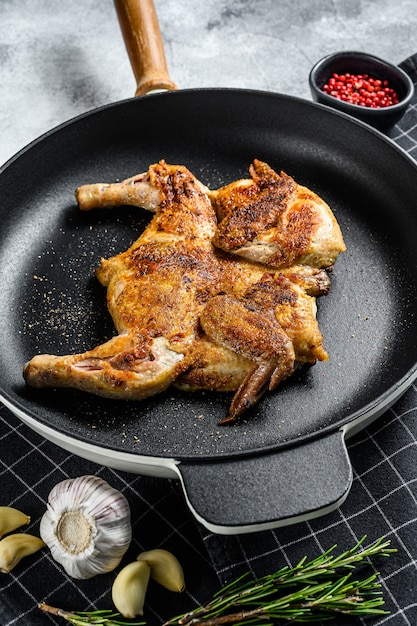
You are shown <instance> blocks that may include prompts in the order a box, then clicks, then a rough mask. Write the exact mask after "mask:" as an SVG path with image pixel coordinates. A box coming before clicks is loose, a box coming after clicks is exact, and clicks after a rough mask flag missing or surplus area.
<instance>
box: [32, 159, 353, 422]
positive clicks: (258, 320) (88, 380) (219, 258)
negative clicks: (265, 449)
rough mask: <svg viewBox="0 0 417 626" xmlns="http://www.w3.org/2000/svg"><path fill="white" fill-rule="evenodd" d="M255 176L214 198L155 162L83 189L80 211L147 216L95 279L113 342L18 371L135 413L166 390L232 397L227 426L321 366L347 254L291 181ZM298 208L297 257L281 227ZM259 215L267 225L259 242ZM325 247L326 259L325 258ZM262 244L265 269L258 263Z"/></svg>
mask: <svg viewBox="0 0 417 626" xmlns="http://www.w3.org/2000/svg"><path fill="white" fill-rule="evenodd" d="M251 176H252V179H251V180H249V181H237V182H236V183H232V184H231V185H229V186H227V187H224V188H222V189H220V190H217V191H215V192H213V191H209V190H208V189H207V188H206V187H205V186H204V185H203V184H202V183H200V182H199V181H198V180H197V179H196V178H195V176H194V175H193V174H192V173H191V172H190V171H189V170H188V169H187V168H185V167H184V166H181V165H168V164H166V163H165V162H164V161H161V162H160V163H157V164H154V165H152V166H150V168H149V170H148V171H147V172H145V173H143V174H140V175H138V176H134V177H132V178H129V179H126V180H125V181H122V182H121V183H112V184H100V183H98V184H94V185H85V186H83V187H80V188H79V189H78V190H77V191H76V197H77V200H78V204H79V207H80V209H81V210H90V209H93V208H98V207H103V206H116V205H121V204H129V205H133V206H139V207H142V208H144V209H146V210H149V211H151V212H153V213H155V215H154V217H153V218H152V220H151V222H150V223H149V225H148V226H147V228H146V229H145V230H144V232H143V233H142V234H141V235H140V237H139V238H138V239H137V240H136V241H135V242H134V243H133V244H132V246H131V247H130V248H129V249H128V250H126V251H125V252H122V253H120V254H118V255H116V256H114V257H112V258H110V259H107V260H105V259H103V260H102V261H101V264H100V266H99V267H98V269H97V270H96V276H97V278H98V280H99V281H100V282H101V283H102V285H104V286H105V287H107V304H108V308H109V311H110V314H111V316H112V319H113V321H114V324H115V327H116V331H117V335H116V336H115V337H113V338H112V339H110V340H109V341H107V342H106V343H104V344H102V345H100V346H97V347H95V348H93V349H92V350H89V351H87V352H85V353H83V354H75V355H65V356H55V355H38V356H35V357H33V358H32V359H31V360H30V361H29V362H28V363H27V364H26V365H25V367H24V377H25V380H26V382H27V383H28V384H29V385H31V386H34V387H73V388H77V389H81V390H84V391H88V392H91V393H94V394H98V395H102V396H105V397H110V398H122V399H131V400H140V399H143V398H146V397H149V396H152V395H155V394H158V393H160V392H162V391H164V390H165V389H167V388H168V387H169V386H170V385H175V386H177V387H179V388H181V389H184V390H198V389H210V390H218V391H234V392H235V394H234V397H233V400H232V403H231V406H230V409H229V412H228V414H227V416H226V417H225V418H224V419H222V421H221V423H228V422H234V421H236V419H237V418H239V417H240V416H241V415H242V414H244V413H245V412H246V411H247V410H248V408H249V407H251V406H253V405H254V404H255V403H256V402H257V401H258V400H259V399H260V397H261V396H262V395H263V393H264V392H265V391H266V390H268V389H269V390H272V389H275V388H276V387H277V386H278V385H279V383H280V382H281V381H282V380H284V379H285V378H287V377H288V376H290V375H291V374H292V373H293V372H294V370H295V368H296V367H297V366H298V365H299V364H300V363H311V364H313V363H315V362H316V361H317V360H326V359H327V358H328V355H327V352H326V350H325V348H324V346H323V337H322V335H321V333H320V330H319V328H318V324H317V320H316V297H317V296H320V295H324V294H327V293H328V290H329V288H330V280H329V276H328V273H327V272H326V271H325V268H328V267H329V266H330V265H331V264H332V263H333V262H334V261H335V259H336V257H337V254H338V252H341V251H342V250H343V249H344V244H343V239H342V237H341V234H340V229H339V227H338V225H337V222H336V220H335V219H334V217H333V215H332V213H331V211H330V209H329V208H328V207H327V205H325V204H324V203H323V201H322V200H320V198H318V197H317V196H315V195H314V194H312V192H309V191H308V190H304V188H299V187H298V185H297V184H296V183H295V182H294V181H292V179H290V177H287V176H286V175H285V174H281V175H278V174H276V173H275V172H274V171H273V170H272V169H271V168H270V167H269V166H267V165H266V164H264V163H261V162H259V161H255V162H254V164H253V165H252V166H251ZM268 181H269V182H268ZM268 188H269V192H268V191H267V190H268ZM299 189H301V190H302V191H299ZM303 194H304V195H305V197H306V201H305V203H306V205H307V207H308V209H305V210H304V209H302V206H304V205H303V201H302V199H301V197H302V196H303ZM228 198H229V200H228ZM236 198H237V200H236ZM242 198H243V199H242ZM248 198H249V199H248ZM314 199H316V204H317V205H318V206H317V208H316V209H314ZM249 202H250V203H252V204H253V205H254V206H255V208H254V210H253V211H251V210H249V208H248V206H249V204H248V203H249ZM294 203H295V204H296V205H297V207H298V209H297V210H298V211H299V212H300V211H301V213H303V216H304V217H303V220H302V221H301V222H300V224H301V226H302V228H303V229H304V235H303V236H302V235H301V234H300V233H298V240H297V241H299V240H300V237H301V239H302V241H303V243H302V245H301V243H300V244H299V245H298V247H297V246H295V245H294V237H293V238H291V236H289V235H286V234H285V233H283V228H284V227H283V226H282V224H283V223H284V222H285V223H288V222H291V218H290V217H288V215H289V213H290V212H291V207H293V206H294ZM275 205H276V207H275ZM262 207H267V211H266V210H264V209H263V208H262ZM274 207H275V208H274ZM257 212H258V213H257ZM265 212H269V213H270V214H274V221H272V220H269V221H268V224H269V227H268V228H264V229H261V228H258V226H256V225H257V224H258V223H259V222H260V220H261V217H262V215H263V214H264V213H265ZM238 213H240V217H239V215H238ZM261 214H262V215H261ZM285 215H286V216H287V217H285ZM307 215H310V216H311V220H310V222H313V223H309V222H308V219H307V217H306V216H307ZM320 216H321V222H320ZM219 219H220V222H219ZM253 219H254V220H255V228H256V229H257V232H258V233H259V234H257V235H256V236H255V235H254V234H253V233H254V225H253V223H252V221H251V220H253ZM245 220H246V222H247V226H246V232H247V234H248V235H247V240H246V242H245V239H244V235H243V234H240V235H239V245H238V246H237V245H236V241H237V239H236V237H234V239H233V237H232V236H231V233H232V231H234V225H233V224H234V223H239V228H241V229H242V228H244V227H243V222H244V221H245ZM329 225H330V226H329ZM320 229H321V230H320ZM329 229H330V230H329ZM284 230H285V228H284ZM280 231H281V235H280ZM236 232H237V231H236ZM271 233H272V234H271ZM318 233H319V235H318ZM331 233H333V236H332V235H331ZM320 236H321V237H322V240H321V244H322V248H326V246H327V249H325V250H323V249H322V251H321V254H322V256H321V257H320V256H319V253H318V252H315V251H316V250H318V248H319V247H320V246H319V245H318V243H317V239H318V238H319V237H320ZM286 238H287V245H285V239H286ZM232 239H233V242H232V243H231V240H232ZM270 239H273V240H274V242H275V243H274V247H273V248H271V246H269V249H270V250H271V249H273V250H274V252H273V254H272V256H271V255H269V257H268V255H265V254H264V252H262V253H261V255H260V256H259V257H258V258H255V257H256V254H255V253H254V250H255V249H256V248H257V247H258V249H259V250H261V248H262V246H263V244H262V241H269V240H270ZM259 242H261V243H259ZM277 242H279V243H277ZM268 245H269V244H268ZM259 246H260V247H259ZM277 246H281V248H280V251H279V253H278V252H277V249H278V248H277ZM228 248H230V249H228ZM295 248H296V249H297V252H296V253H295V252H294V250H295ZM312 250H314V252H312ZM230 252H232V254H230ZM233 253H236V254H233ZM244 256H247V257H248V258H244ZM278 257H279V258H280V259H281V260H280V261H278V260H277V259H278ZM284 258H285V259H287V260H286V261H284ZM313 258H314V263H313V262H311V261H312V259H313ZM269 261H270V263H269Z"/></svg>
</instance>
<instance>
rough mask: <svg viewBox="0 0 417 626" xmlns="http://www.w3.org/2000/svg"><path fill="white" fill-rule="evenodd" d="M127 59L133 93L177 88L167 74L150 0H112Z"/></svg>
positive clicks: (153, 8)
mask: <svg viewBox="0 0 417 626" xmlns="http://www.w3.org/2000/svg"><path fill="white" fill-rule="evenodd" d="M114 4H115V7H116V11H117V16H118V18H119V22H120V27H121V29H122V33H123V37H124V41H125V45H126V49H127V51H128V54H129V58H130V63H131V65H132V68H133V72H134V74H135V78H136V84H137V88H136V94H135V95H136V96H143V95H144V94H146V93H148V92H149V91H153V90H155V89H169V90H172V89H177V86H176V85H175V83H174V82H173V81H172V80H171V78H170V76H169V74H168V68H167V63H166V59H165V52H164V46H163V42H162V36H161V31H160V30H159V24H158V17H157V15H156V11H155V6H154V3H153V0H114Z"/></svg>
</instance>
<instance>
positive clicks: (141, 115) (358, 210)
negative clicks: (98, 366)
mask: <svg viewBox="0 0 417 626" xmlns="http://www.w3.org/2000/svg"><path fill="white" fill-rule="evenodd" d="M255 157H256V158H258V159H262V160H265V161H267V162H268V163H269V164H270V165H271V166H272V167H273V168H275V169H277V170H281V169H282V170H284V171H285V172H287V173H288V174H290V175H291V176H293V177H294V178H295V179H296V180H297V181H298V182H299V183H300V184H303V185H306V186H308V187H310V188H311V189H313V190H314V191H316V192H317V193H318V194H320V195H321V196H322V197H323V198H324V199H325V200H326V201H327V202H328V203H329V204H330V206H331V207H332V209H333V211H334V213H335V215H336V217H337V219H338V221H339V223H340V225H341V228H342V231H343V235H344V238H345V241H346V245H347V252H345V253H344V254H343V255H341V256H340V257H339V259H338V260H337V262H336V265H335V267H334V271H333V274H332V277H331V278H332V287H331V291H330V294H329V295H328V296H327V297H325V298H321V299H320V300H319V303H318V306H319V308H318V320H319V324H320V328H321V330H322V332H323V334H324V338H325V345H326V348H327V350H328V352H329V354H330V360H329V361H327V362H325V363H318V364H316V365H315V366H313V367H309V368H306V367H304V368H301V369H300V370H299V371H298V372H297V373H296V374H295V375H294V376H293V377H292V379H291V380H289V381H288V382H286V383H285V384H283V385H281V387H280V388H279V389H278V390H277V391H276V392H274V393H271V394H269V395H267V396H265V397H264V399H263V400H262V401H261V402H260V403H259V405H258V406H257V407H256V408H255V409H254V410H253V411H252V412H251V413H250V414H248V415H247V416H246V418H245V419H244V420H243V421H242V422H240V423H239V424H237V425H236V426H233V427H227V426H223V427H219V426H218V425H217V423H218V420H219V418H221V417H222V416H224V415H225V413H226V410H227V406H228V404H229V402H230V395H229V394H215V393H209V392H205V393H194V394H186V393H182V392H179V391H176V390H174V389H173V390H169V391H168V392H166V393H164V394H162V395H160V396H157V397H155V398H152V399H149V400H146V401H143V402H123V401H111V400H107V399H100V398H97V397H94V396H90V395H86V394H83V393H82V392H76V391H68V390H51V389H49V390H48V389H47V390H34V389H30V388H28V387H26V386H25V384H24V381H23V378H22V367H23V364H24V363H25V362H26V361H27V360H28V359H29V358H31V357H32V356H33V355H35V354H37V353H43V352H48V353H56V354H59V353H62V354H63V353H73V352H80V351H84V350H86V349H88V348H91V347H93V346H95V345H97V344H98V343H101V342H103V341H104V340H105V339H108V338H109V337H110V336H111V335H112V334H113V333H114V330H113V326H112V322H111V320H110V318H109V315H108V312H107V310H106V304H105V292H104V290H103V288H102V287H101V286H100V285H99V284H98V283H97V281H96V279H95V278H94V275H93V272H94V269H95V268H96V267H97V265H98V264H99V261H100V258H101V257H108V256H110V255H113V254H115V253H117V252H119V251H122V250H124V249H125V248H126V247H128V246H129V245H130V243H131V242H132V241H133V240H134V239H136V237H137V236H138V234H139V233H140V232H141V231H142V229H143V228H144V226H145V225H146V224H147V223H148V220H149V216H148V215H147V214H146V213H145V212H144V211H142V210H141V209H136V208H131V207H121V208H113V209H111V210H107V209H106V210H97V211H95V212H89V213H81V212H80V211H79V210H78V209H77V206H76V203H75V200H74V189H75V188H76V187H77V186H78V185H81V184H84V183H90V182H98V181H103V182H106V181H107V182H110V181H115V180H117V179H122V178H126V177H128V176H131V175H133V174H135V173H138V172H141V171H144V170H146V169H147V168H148V166H149V165H150V164H151V163H154V162H156V161H158V160H160V159H165V160H166V161H167V162H170V163H180V164H184V165H186V166H187V167H188V168H189V169H190V170H191V171H193V172H194V173H195V174H196V176H197V177H198V178H199V179H200V180H201V181H202V182H203V183H205V184H206V185H209V186H211V187H214V188H216V187H218V186H220V185H222V184H225V183H228V182H230V181H232V180H234V179H236V178H238V177H242V176H246V175H247V170H248V166H249V164H250V163H251V161H252V160H253V159H254V158H255ZM416 190H417V169H416V165H415V163H414V162H413V161H412V160H411V159H410V158H408V157H407V156H406V155H405V153H403V152H402V151H401V150H400V149H398V148H397V147H395V146H394V144H393V143H392V142H390V141H389V140H388V139H386V138H385V137H383V136H382V135H380V134H379V133H378V132H376V131H373V130H372V129H370V128H368V127H366V126H365V125H362V124H361V123H358V122H355V121H354V120H352V119H350V118H348V117H347V116H344V115H342V114H339V113H336V112H333V111H331V110H330V109H327V108H324V107H321V106H319V105H315V104H312V103H309V102H307V101H304V100H299V99H295V98H291V97H286V96H282V95H278V94H269V93H264V92H255V91H244V90H225V89H221V90H220V89H219V90H216V89H208V90H204V89H203V90H193V91H179V92H171V93H166V94H159V95H152V96H147V97H145V98H140V99H138V98H134V99H131V100H127V101H124V102H121V103H118V104H115V105H112V106H107V107H104V108H102V109H99V110H98V111H95V112H93V113H91V114H87V115H84V116H81V117H80V118H77V119H76V120H74V121H72V122H70V123H68V124H64V125H63V126H61V127H59V128H57V129H56V130H54V131H52V132H51V133H48V134H47V135H45V136H44V137H42V138H41V139H40V140H38V141H36V142H35V143H33V144H32V145H30V146H29V147H28V148H27V149H26V150H23V151H22V152H21V153H20V154H19V155H18V156H17V157H16V158H14V159H13V160H11V161H10V162H9V163H8V164H6V166H5V167H4V168H3V170H2V172H1V174H0V198H1V210H0V271H1V290H0V306H1V311H2V315H1V316H0V337H1V342H2V346H1V351H0V393H1V396H2V397H3V398H4V400H5V401H6V402H7V403H8V404H9V405H11V406H12V407H13V408H14V409H15V410H16V412H18V413H19V412H20V413H21V414H22V413H23V414H24V415H27V416H29V417H30V418H31V419H34V420H35V421H36V422H37V423H39V424H40V425H44V426H45V427H47V428H51V429H53V431H55V432H57V433H62V434H63V435H64V436H65V435H68V436H69V437H71V438H74V439H75V440H77V441H80V443H82V442H88V443H90V444H91V443H92V444H94V445H96V446H99V447H100V448H102V449H104V450H106V449H107V450H112V451H113V453H115V454H116V455H117V454H118V453H119V452H120V453H125V452H127V453H132V454H135V455H141V456H149V457H152V458H155V459H158V458H161V459H163V458H165V457H169V458H174V459H177V460H179V461H181V460H191V461H195V460H209V461H212V460H219V459H230V458H232V459H233V458H236V459H241V458H242V457H244V456H245V455H246V456H252V455H254V454H257V453H259V452H261V453H264V452H266V451H274V450H277V449H280V448H284V447H291V446H294V445H299V444H300V443H305V442H307V441H309V440H310V439H313V438H317V437H321V436H322V435H325V434H327V433H329V432H332V431H335V430H338V429H340V428H341V427H342V426H345V425H346V426H349V424H352V423H355V424H356V423H358V422H360V420H361V417H362V416H365V415H366V416H368V417H369V415H371V416H372V415H377V414H378V413H380V412H381V410H383V409H384V408H386V407H387V406H389V404H390V403H391V402H392V401H393V399H396V398H397V397H399V395H400V394H401V393H402V392H403V391H404V390H405V389H406V388H407V386H408V385H409V384H411V382H412V380H413V379H414V378H415V376H416V355H417V345H416V344H417V316H416V312H417V292H416V285H417V262H416V258H417V257H416V244H415V237H416V233H417V211H416Z"/></svg>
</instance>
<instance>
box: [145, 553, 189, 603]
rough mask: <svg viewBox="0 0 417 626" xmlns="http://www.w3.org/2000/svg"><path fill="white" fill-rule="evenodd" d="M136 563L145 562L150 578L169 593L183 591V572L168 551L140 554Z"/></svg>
mask: <svg viewBox="0 0 417 626" xmlns="http://www.w3.org/2000/svg"><path fill="white" fill-rule="evenodd" d="M138 561H146V563H148V564H149V566H150V568H151V578H153V579H154V580H155V581H156V582H157V583H159V584H160V585H162V586H163V587H165V588H166V589H169V590H170V591H179V592H180V591H184V589H185V583H184V572H183V569H182V567H181V564H180V562H179V561H178V559H177V558H176V557H175V556H174V555H173V554H172V553H171V552H168V550H162V549H160V548H157V549H155V550H148V551H147V552H142V553H141V554H139V556H138Z"/></svg>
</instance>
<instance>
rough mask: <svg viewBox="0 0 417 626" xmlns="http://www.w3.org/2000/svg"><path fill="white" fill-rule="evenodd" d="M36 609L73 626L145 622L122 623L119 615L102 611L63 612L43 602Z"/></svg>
mask: <svg viewBox="0 0 417 626" xmlns="http://www.w3.org/2000/svg"><path fill="white" fill-rule="evenodd" d="M38 607H39V608H40V609H41V610H42V611H45V613H51V614H52V615H57V616H58V617H62V618H64V619H65V620H67V622H69V623H70V624H73V625H74V626H85V624H101V625H102V626H144V625H145V624H146V622H131V621H129V622H123V621H120V620H119V618H120V617H122V616H121V615H120V613H115V612H113V611H111V610H108V609H104V610H102V611H63V610H62V609H57V608H56V607H54V606H49V604H45V602H41V603H40V604H38Z"/></svg>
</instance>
